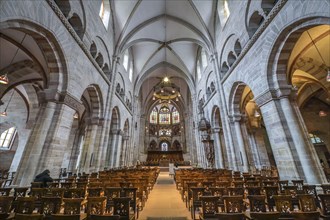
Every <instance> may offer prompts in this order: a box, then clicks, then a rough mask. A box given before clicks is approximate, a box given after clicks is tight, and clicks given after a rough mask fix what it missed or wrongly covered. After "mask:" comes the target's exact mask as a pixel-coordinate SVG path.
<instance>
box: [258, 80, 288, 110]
mask: <svg viewBox="0 0 330 220" xmlns="http://www.w3.org/2000/svg"><path fill="white" fill-rule="evenodd" d="M291 92H292V86H291V85H287V86H285V87H284V86H283V87H281V88H277V89H269V90H267V91H265V92H264V93H262V94H260V95H258V96H256V97H255V98H254V101H255V102H256V103H257V105H258V106H259V107H261V106H263V105H265V104H267V103H268V102H270V101H272V100H274V99H281V98H287V97H289V96H290V95H291Z"/></svg>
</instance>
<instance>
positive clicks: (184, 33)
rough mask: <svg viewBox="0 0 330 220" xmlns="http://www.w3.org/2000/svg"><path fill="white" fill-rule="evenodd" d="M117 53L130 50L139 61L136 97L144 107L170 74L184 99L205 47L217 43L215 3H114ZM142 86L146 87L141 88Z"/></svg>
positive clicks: (186, 0) (138, 0)
mask: <svg viewBox="0 0 330 220" xmlns="http://www.w3.org/2000/svg"><path fill="white" fill-rule="evenodd" d="M111 3H112V9H113V13H114V23H115V39H116V50H117V52H118V53H124V51H125V50H126V49H130V51H131V53H132V55H133V58H134V73H135V74H137V78H136V80H135V82H134V86H135V94H139V95H140V96H141V98H142V102H145V104H146V103H147V102H148V101H150V100H151V96H150V94H152V93H151V89H152V87H153V86H154V85H155V84H156V83H158V82H159V80H160V79H161V78H163V77H164V76H165V75H166V76H169V77H171V80H172V81H173V82H174V83H176V84H177V85H178V86H180V87H181V88H182V91H184V92H183V94H182V96H183V99H182V100H181V101H182V102H185V100H184V99H186V98H188V96H189V95H188V90H189V89H190V92H192V91H191V89H192V88H193V86H194V85H195V79H194V77H195V70H196V66H195V65H196V59H197V54H198V51H199V49H200V48H204V49H205V50H206V51H207V52H208V53H209V52H210V51H212V48H213V43H214V36H215V30H214V24H215V15H216V3H217V1H213V0H203V1H201V0H180V1H174V0H155V1H150V0H136V1H123V0H114V1H113V2H111ZM141 88H142V89H141Z"/></svg>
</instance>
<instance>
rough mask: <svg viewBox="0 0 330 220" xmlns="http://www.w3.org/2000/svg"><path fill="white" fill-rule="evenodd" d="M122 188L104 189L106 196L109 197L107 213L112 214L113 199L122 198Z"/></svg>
mask: <svg viewBox="0 0 330 220" xmlns="http://www.w3.org/2000/svg"><path fill="white" fill-rule="evenodd" d="M120 192H121V188H120V187H106V188H105V189H104V196H106V197H107V205H106V212H107V213H110V212H111V211H112V208H113V205H114V204H113V199H114V198H119V197H120Z"/></svg>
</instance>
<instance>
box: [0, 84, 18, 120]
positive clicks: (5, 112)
mask: <svg viewBox="0 0 330 220" xmlns="http://www.w3.org/2000/svg"><path fill="white" fill-rule="evenodd" d="M14 92H15V90H13V92H12V93H11V96H10V98H9V101H8V103H7V106H6V108H5V110H4V111H3V112H1V113H0V116H1V117H7V116H8V114H7V108H8V106H9V103H10V101H11V99H12V98H13V95H14Z"/></svg>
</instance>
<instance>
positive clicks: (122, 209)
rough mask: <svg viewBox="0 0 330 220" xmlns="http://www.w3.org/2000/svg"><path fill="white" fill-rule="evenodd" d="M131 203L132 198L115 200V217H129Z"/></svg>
mask: <svg viewBox="0 0 330 220" xmlns="http://www.w3.org/2000/svg"><path fill="white" fill-rule="evenodd" d="M130 201H131V198H129V197H121V198H114V199H113V203H114V212H113V213H114V215H120V216H121V217H122V216H124V217H129V214H130V212H129V210H130Z"/></svg>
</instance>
